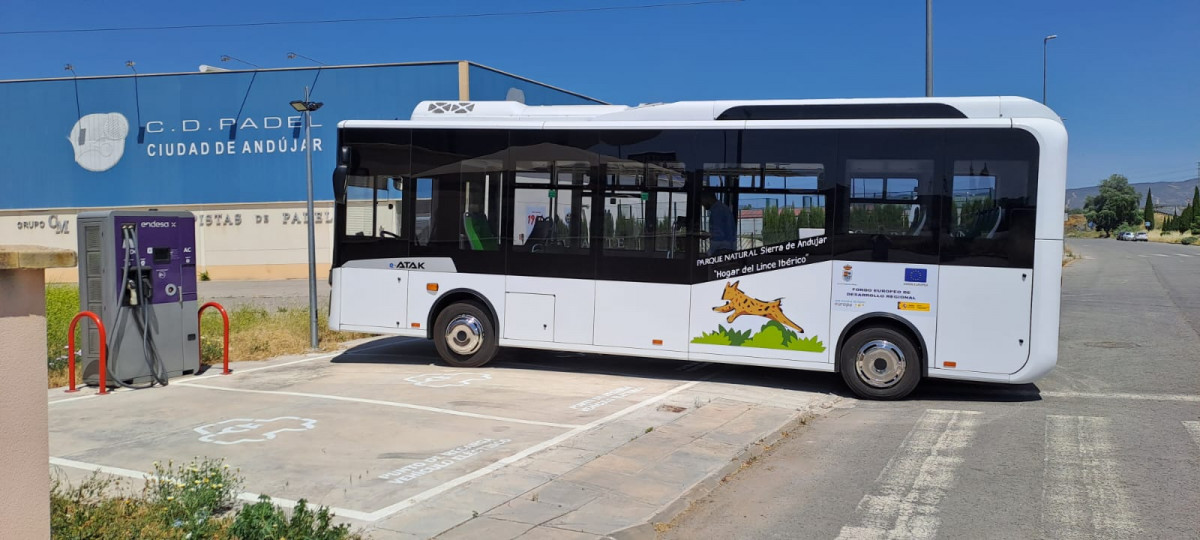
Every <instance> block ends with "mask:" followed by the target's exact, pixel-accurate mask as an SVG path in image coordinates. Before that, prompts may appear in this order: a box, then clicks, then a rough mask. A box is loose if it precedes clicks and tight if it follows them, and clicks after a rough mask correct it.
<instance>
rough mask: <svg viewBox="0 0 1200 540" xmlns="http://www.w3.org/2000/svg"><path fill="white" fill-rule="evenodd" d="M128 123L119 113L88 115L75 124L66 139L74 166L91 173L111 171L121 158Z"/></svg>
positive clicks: (127, 133) (123, 152)
mask: <svg viewBox="0 0 1200 540" xmlns="http://www.w3.org/2000/svg"><path fill="white" fill-rule="evenodd" d="M128 135H129V121H128V120H126V119H125V116H124V115H122V114H121V113H115V112H113V113H95V114H89V115H87V116H84V117H82V118H80V119H79V121H77V122H75V126H74V127H72V128H71V134H70V135H68V136H67V140H68V141H70V142H71V148H73V149H74V150H75V163H78V164H79V166H80V167H83V168H84V169H86V170H89V171H92V172H103V171H107V170H109V169H111V168H113V166H114V165H116V164H117V162H118V161H121V156H123V155H125V137H126V136H128Z"/></svg>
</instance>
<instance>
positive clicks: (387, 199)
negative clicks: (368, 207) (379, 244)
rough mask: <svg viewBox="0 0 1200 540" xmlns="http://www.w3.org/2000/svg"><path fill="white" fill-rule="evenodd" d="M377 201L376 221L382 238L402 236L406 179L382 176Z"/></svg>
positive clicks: (378, 184) (378, 185)
mask: <svg viewBox="0 0 1200 540" xmlns="http://www.w3.org/2000/svg"><path fill="white" fill-rule="evenodd" d="M376 187H378V188H379V192H378V194H377V195H378V197H377V198H376V201H375V223H376V225H377V226H378V227H379V229H378V231H379V237H380V238H400V234H401V232H402V229H401V225H402V224H403V223H404V221H403V216H404V179H403V178H387V177H380V178H379V181H378V183H377V184H376Z"/></svg>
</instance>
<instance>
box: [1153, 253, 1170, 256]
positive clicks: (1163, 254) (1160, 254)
mask: <svg viewBox="0 0 1200 540" xmlns="http://www.w3.org/2000/svg"><path fill="white" fill-rule="evenodd" d="M1154 256H1155V257H1166V256H1167V254H1165V253H1155V254H1154Z"/></svg>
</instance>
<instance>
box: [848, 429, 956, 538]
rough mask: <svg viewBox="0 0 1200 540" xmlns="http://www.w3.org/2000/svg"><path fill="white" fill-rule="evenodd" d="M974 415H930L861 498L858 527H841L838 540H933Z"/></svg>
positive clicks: (911, 434)
mask: <svg viewBox="0 0 1200 540" xmlns="http://www.w3.org/2000/svg"><path fill="white" fill-rule="evenodd" d="M979 414H980V413H979V412H976V411H947V410H938V409H928V410H926V411H925V413H924V414H922V415H921V418H920V419H918V420H917V423H916V425H915V426H913V428H912V431H909V432H908V436H907V437H905V438H904V442H903V443H901V444H900V448H899V449H897V450H896V453H895V454H893V455H892V458H891V459H890V460H889V461H888V463H887V466H885V467H884V468H883V471H882V472H880V473H879V477H878V478H877V479H876V480H875V489H874V491H873V492H871V493H868V494H867V495H865V496H863V498H862V500H861V501H859V503H858V508H857V509H856V512H857V513H858V514H860V515H861V516H862V522H861V524H860V525H858V526H854V527H851V526H845V527H842V530H841V532H840V533H838V538H839V539H846V540H860V539H884V538H887V539H917V538H934V537H935V536H936V535H937V529H938V526H939V525H941V518H939V517H938V515H937V511H938V504H939V503H941V501H942V498H943V497H945V495H946V491H947V490H948V489H949V488H950V485H951V484H953V483H954V479H955V473H956V472H957V470H958V467H959V465H961V464H962V462H963V458H962V451H963V449H964V448H966V447H967V445H969V444H970V443H971V441H972V439H974V437H975V431H976V430H977V429H978V427H979V419H978V415H979Z"/></svg>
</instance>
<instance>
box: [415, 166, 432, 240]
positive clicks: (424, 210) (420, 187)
mask: <svg viewBox="0 0 1200 540" xmlns="http://www.w3.org/2000/svg"><path fill="white" fill-rule="evenodd" d="M416 203H417V205H416V210H415V211H414V215H415V216H416V218H417V219H416V224H415V225H414V226H413V242H415V243H416V244H417V245H418V246H427V245H429V235H430V233H431V232H432V231H431V228H432V223H433V179H432V178H418V179H417V200H416Z"/></svg>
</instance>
